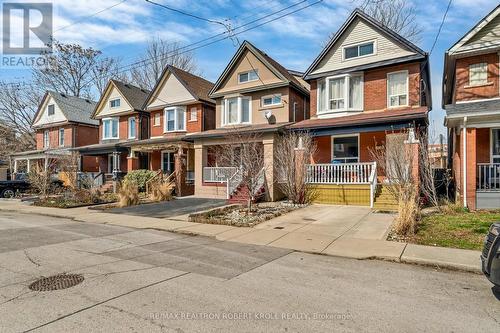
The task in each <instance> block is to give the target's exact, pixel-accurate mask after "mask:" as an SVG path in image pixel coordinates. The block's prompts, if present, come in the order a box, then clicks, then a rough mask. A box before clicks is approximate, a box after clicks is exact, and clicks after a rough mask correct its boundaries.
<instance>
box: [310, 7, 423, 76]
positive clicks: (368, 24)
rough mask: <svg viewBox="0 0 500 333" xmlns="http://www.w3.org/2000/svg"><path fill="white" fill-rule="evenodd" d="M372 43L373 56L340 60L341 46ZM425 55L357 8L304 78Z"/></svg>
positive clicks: (341, 56) (341, 58)
mask: <svg viewBox="0 0 500 333" xmlns="http://www.w3.org/2000/svg"><path fill="white" fill-rule="evenodd" d="M370 41H374V46H375V52H374V54H373V55H370V56H365V57H359V58H353V59H349V60H344V59H343V54H342V53H343V47H344V46H349V45H357V44H360V43H363V42H370ZM425 56H426V53H425V52H424V51H423V50H421V49H420V48H419V47H417V46H416V45H414V44H413V43H411V42H410V41H408V40H407V39H405V38H403V37H402V36H400V35H399V34H397V33H396V32H394V31H392V30H391V29H389V28H387V27H385V26H383V25H382V24H381V23H379V22H378V21H376V20H375V19H373V18H372V17H370V16H368V15H367V14H365V13H364V12H363V11H361V10H360V9H356V10H354V11H353V12H352V14H351V15H350V16H349V18H348V19H347V20H346V21H345V22H344V24H343V25H342V26H341V28H340V29H339V30H338V31H337V33H336V34H335V35H334V36H333V38H332V39H331V40H330V41H329V43H328V44H327V45H326V47H325V48H324V49H323V50H322V52H321V53H320V54H319V56H318V57H317V58H316V59H315V60H314V62H313V63H312V64H311V66H309V68H308V69H307V71H306V72H305V74H304V78H305V79H310V78H312V77H311V76H314V75H317V74H319V73H328V72H334V71H338V70H344V69H349V68H356V67H361V68H362V66H369V65H370V64H377V63H383V62H388V61H395V62H397V61H398V59H401V61H406V60H408V59H409V58H415V59H419V58H424V57H425Z"/></svg>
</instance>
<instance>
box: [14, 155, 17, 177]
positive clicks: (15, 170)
mask: <svg viewBox="0 0 500 333" xmlns="http://www.w3.org/2000/svg"><path fill="white" fill-rule="evenodd" d="M13 173H14V175H16V174H17V158H16V159H14V172H13Z"/></svg>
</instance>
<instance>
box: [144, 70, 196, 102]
mask: <svg viewBox="0 0 500 333" xmlns="http://www.w3.org/2000/svg"><path fill="white" fill-rule="evenodd" d="M193 101H195V98H194V97H193V95H191V93H190V92H189V91H188V90H187V89H186V88H185V87H184V85H183V84H182V83H181V82H180V81H179V80H178V79H177V78H176V77H175V75H172V74H169V75H168V76H167V77H166V78H164V79H163V83H162V85H161V86H160V87H159V89H158V90H157V92H156V96H155V98H154V99H153V101H152V102H151V103H150V104H149V105H148V106H147V108H148V109H154V108H158V107H162V106H165V105H167V104H168V105H174V104H184V103H186V102H193Z"/></svg>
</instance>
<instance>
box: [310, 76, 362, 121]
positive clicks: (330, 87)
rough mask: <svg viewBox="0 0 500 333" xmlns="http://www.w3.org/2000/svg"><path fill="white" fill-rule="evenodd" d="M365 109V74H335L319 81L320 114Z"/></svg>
mask: <svg viewBox="0 0 500 333" xmlns="http://www.w3.org/2000/svg"><path fill="white" fill-rule="evenodd" d="M362 110H363V76H362V74H348V75H341V76H333V77H329V78H326V79H325V80H322V81H319V82H318V114H321V113H329V112H335V111H362Z"/></svg>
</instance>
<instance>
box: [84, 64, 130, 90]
mask: <svg viewBox="0 0 500 333" xmlns="http://www.w3.org/2000/svg"><path fill="white" fill-rule="evenodd" d="M120 62H121V61H120V60H119V59H118V58H102V59H99V60H98V61H97V64H96V66H94V67H92V77H93V81H92V82H93V85H94V87H95V89H96V90H97V94H98V95H100V94H101V93H102V92H104V89H105V88H106V85H107V84H108V82H109V80H110V79H117V80H120V81H123V82H128V81H129V78H128V75H127V73H126V72H123V71H120Z"/></svg>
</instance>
